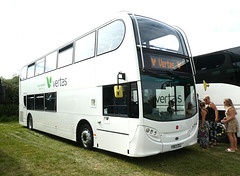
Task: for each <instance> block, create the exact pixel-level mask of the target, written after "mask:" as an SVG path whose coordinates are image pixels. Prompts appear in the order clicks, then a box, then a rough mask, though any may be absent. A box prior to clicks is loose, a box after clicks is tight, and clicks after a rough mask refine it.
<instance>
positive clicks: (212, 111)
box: [203, 96, 218, 147]
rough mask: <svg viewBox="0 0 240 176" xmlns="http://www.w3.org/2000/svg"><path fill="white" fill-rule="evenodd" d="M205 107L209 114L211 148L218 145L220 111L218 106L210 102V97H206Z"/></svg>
mask: <svg viewBox="0 0 240 176" xmlns="http://www.w3.org/2000/svg"><path fill="white" fill-rule="evenodd" d="M203 100H204V102H205V104H206V105H205V107H206V109H207V111H208V114H209V141H210V143H211V146H212V147H213V146H215V145H217V122H218V110H217V107H216V105H215V104H214V103H213V102H211V101H210V97H209V96H205V97H204V99H203Z"/></svg>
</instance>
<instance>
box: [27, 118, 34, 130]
mask: <svg viewBox="0 0 240 176" xmlns="http://www.w3.org/2000/svg"><path fill="white" fill-rule="evenodd" d="M27 127H28V129H30V130H33V120H32V116H31V115H28V120H27Z"/></svg>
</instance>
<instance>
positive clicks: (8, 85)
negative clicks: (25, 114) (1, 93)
mask: <svg viewBox="0 0 240 176" xmlns="http://www.w3.org/2000/svg"><path fill="white" fill-rule="evenodd" d="M1 80H2V85H3V86H5V93H6V94H5V102H4V104H8V105H9V104H15V105H18V99H19V96H18V95H19V94H18V88H19V86H18V84H19V76H14V77H13V78H12V79H4V78H2V77H1Z"/></svg>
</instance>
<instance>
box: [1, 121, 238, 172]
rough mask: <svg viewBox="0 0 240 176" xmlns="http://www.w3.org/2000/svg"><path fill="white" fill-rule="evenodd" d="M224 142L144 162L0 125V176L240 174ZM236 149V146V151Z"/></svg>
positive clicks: (11, 124) (16, 126)
mask: <svg viewBox="0 0 240 176" xmlns="http://www.w3.org/2000/svg"><path fill="white" fill-rule="evenodd" d="M228 147H229V144H228V143H219V144H218V146H216V147H214V148H210V149H208V150H204V149H201V148H200V147H199V145H194V146H191V147H187V148H184V149H181V150H177V151H173V152H168V153H162V154H159V155H156V156H151V157H145V158H129V157H126V156H122V155H118V154H115V153H111V152H106V151H102V150H97V149H94V150H93V151H88V150H84V149H82V148H79V147H78V146H77V145H76V143H75V142H71V141H68V140H65V139H62V138H58V137H55V136H52V135H48V134H46V133H42V132H39V131H30V130H28V129H27V128H25V127H23V126H21V125H19V124H18V122H1V123H0V175H14V176H15V175H37V176H38V175H83V176H85V175H86V176H87V175H91V176H93V175H104V176H105V175H114V176H117V175H140V176H141V175H146V176H150V175H174V176H179V175H180V176H181V175H184V176H186V175H218V176H219V175H224V176H225V175H240V151H238V152H235V153H226V152H225V151H224V150H225V149H226V148H228ZM239 148H240V147H239Z"/></svg>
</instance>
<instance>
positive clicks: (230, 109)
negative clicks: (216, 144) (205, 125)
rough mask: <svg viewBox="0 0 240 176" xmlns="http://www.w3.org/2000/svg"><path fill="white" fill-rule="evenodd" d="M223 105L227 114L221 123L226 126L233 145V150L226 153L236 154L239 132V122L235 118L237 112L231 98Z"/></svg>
mask: <svg viewBox="0 0 240 176" xmlns="http://www.w3.org/2000/svg"><path fill="white" fill-rule="evenodd" d="M223 103H224V106H225V107H226V108H227V109H226V112H225V115H226V117H224V119H223V120H222V121H221V122H222V123H224V124H226V131H227V135H228V138H229V141H230V145H231V148H228V149H226V150H225V151H226V152H235V151H236V150H238V148H237V137H236V132H238V131H239V129H238V121H237V119H236V117H235V115H236V114H237V112H236V109H235V107H234V105H233V103H232V100H231V99H230V98H227V99H225V100H224V102H223Z"/></svg>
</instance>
